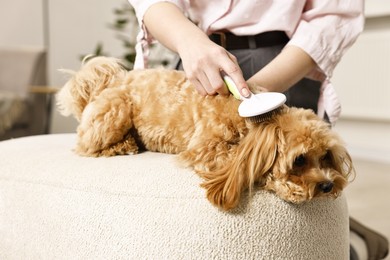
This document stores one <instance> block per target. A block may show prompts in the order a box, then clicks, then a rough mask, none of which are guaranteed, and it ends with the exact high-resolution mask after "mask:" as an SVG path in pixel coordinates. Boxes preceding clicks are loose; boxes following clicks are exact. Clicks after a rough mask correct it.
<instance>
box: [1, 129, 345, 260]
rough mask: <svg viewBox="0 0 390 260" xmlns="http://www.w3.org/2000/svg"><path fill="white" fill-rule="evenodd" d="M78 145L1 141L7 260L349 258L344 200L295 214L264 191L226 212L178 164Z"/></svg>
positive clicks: (168, 158)
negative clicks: (80, 152) (100, 154)
mask: <svg viewBox="0 0 390 260" xmlns="http://www.w3.org/2000/svg"><path fill="white" fill-rule="evenodd" d="M75 142H76V135H74V134H59V135H46V136H33V137H24V138H19V139H13V140H8V141H3V142H0V259H299V260H302V259H324V260H342V259H348V258H349V226H348V211H347V205H346V199H345V197H344V196H341V197H340V198H338V199H336V200H333V199H321V200H317V201H313V202H310V203H306V204H303V205H292V204H289V203H286V202H284V201H282V200H280V199H278V198H277V197H275V196H274V195H273V194H270V193H267V192H264V191H261V190H259V191H256V192H255V193H254V195H253V196H252V198H250V199H248V198H247V197H246V198H244V200H243V201H242V203H241V205H240V207H239V208H237V209H236V210H234V211H233V212H230V213H226V212H222V211H220V210H218V209H217V208H215V207H213V206H212V205H211V204H210V203H209V202H208V201H207V200H206V198H205V192H204V190H203V189H202V188H200V187H199V184H200V183H201V179H200V178H199V177H198V176H197V175H195V174H194V173H193V172H192V171H191V170H189V169H183V168H180V167H178V166H177V165H176V163H175V156H174V155H168V154H160V153H152V152H145V153H141V154H138V155H131V156H130V155H129V156H117V157H110V158H86V157H80V156H77V155H76V154H74V153H73V152H72V147H74V144H75ZM244 197H245V196H244Z"/></svg>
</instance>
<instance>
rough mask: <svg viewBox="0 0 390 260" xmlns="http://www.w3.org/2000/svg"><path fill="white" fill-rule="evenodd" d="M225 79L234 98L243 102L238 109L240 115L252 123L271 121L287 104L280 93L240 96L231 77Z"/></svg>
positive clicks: (284, 97)
mask: <svg viewBox="0 0 390 260" xmlns="http://www.w3.org/2000/svg"><path fill="white" fill-rule="evenodd" d="M223 79H224V81H225V84H226V86H227V87H228V89H229V91H230V92H231V93H232V94H233V96H234V97H235V98H236V99H238V100H241V101H242V102H241V104H240V106H239V107H238V114H239V115H240V116H241V117H245V118H247V119H249V120H250V121H252V122H255V123H260V122H263V121H265V120H268V119H270V118H271V117H272V116H273V115H274V114H276V113H278V112H279V111H280V110H281V108H282V106H283V104H284V103H285V102H286V96H285V95H284V94H283V93H279V92H263V93H259V94H253V93H251V94H250V96H249V98H246V97H244V96H242V95H241V94H240V91H239V90H238V88H237V86H236V84H235V83H234V81H233V80H232V79H231V78H230V77H229V76H227V75H223Z"/></svg>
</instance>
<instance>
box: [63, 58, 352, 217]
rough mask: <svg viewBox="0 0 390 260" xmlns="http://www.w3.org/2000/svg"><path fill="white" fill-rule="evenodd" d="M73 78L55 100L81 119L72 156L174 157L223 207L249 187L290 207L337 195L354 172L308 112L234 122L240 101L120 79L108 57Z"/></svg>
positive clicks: (167, 78) (180, 85) (174, 82)
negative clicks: (258, 188) (144, 153)
mask: <svg viewBox="0 0 390 260" xmlns="http://www.w3.org/2000/svg"><path fill="white" fill-rule="evenodd" d="M73 74H74V75H73V77H72V78H71V79H70V80H69V81H68V82H67V83H66V85H65V86H64V87H63V88H62V89H61V91H60V92H59V94H58V95H57V100H58V105H59V108H60V110H61V112H62V114H64V115H70V114H73V115H74V116H75V117H76V118H77V119H78V120H79V121H80V125H79V126H78V129H77V132H78V143H77V146H76V149H75V150H76V152H77V153H78V154H80V155H84V156H113V155H123V154H135V153H137V152H138V150H139V148H140V147H141V146H143V147H144V148H146V149H147V150H150V151H157V152H163V153H174V154H178V155H179V159H180V161H181V162H183V163H184V164H185V165H186V166H190V167H192V168H193V169H194V170H195V171H196V172H197V173H198V174H199V175H200V176H201V177H202V178H204V179H205V182H204V183H203V184H202V186H203V187H204V188H205V189H206V190H207V197H208V199H209V200H210V201H211V202H212V203H213V204H215V205H217V206H218V207H220V208H222V209H225V210H228V209H231V208H234V207H236V206H237V204H238V203H239V201H240V196H241V194H242V192H243V191H244V190H246V189H249V190H251V189H252V187H254V185H255V184H258V185H260V186H262V187H263V188H264V189H266V190H270V191H273V192H275V193H276V194H277V195H278V196H279V197H280V198H282V199H284V200H286V201H289V202H293V203H301V202H304V201H307V200H310V199H312V198H314V197H321V196H332V197H337V196H338V195H339V194H340V192H341V191H342V190H343V188H344V187H345V186H346V184H347V183H348V177H349V176H350V175H351V173H352V172H353V166H352V161H351V158H350V156H349V154H348V153H347V151H346V149H345V147H344V146H343V144H342V142H341V141H340V139H339V138H338V136H337V135H336V134H335V133H334V132H332V130H331V129H330V128H329V126H328V125H327V124H326V123H325V122H323V121H322V120H321V119H319V118H318V117H317V116H316V115H315V114H314V113H313V112H312V111H310V110H304V109H298V108H288V107H283V108H282V109H281V111H280V112H279V113H277V114H276V115H274V116H273V117H272V118H271V119H269V120H265V121H264V122H261V123H253V122H251V121H250V120H245V119H244V118H241V117H240V116H239V115H238V113H237V108H238V105H239V103H240V101H238V100H236V99H235V98H234V97H232V96H228V97H226V96H221V95H217V96H207V97H202V96H200V95H199V94H197V93H196V91H195V88H194V87H193V86H192V85H191V83H190V82H189V81H188V80H187V79H186V77H185V74H184V72H181V71H174V70H165V69H150V70H133V71H126V70H125V69H124V68H123V67H122V66H121V65H120V63H119V62H118V61H117V60H116V59H113V58H106V57H98V58H94V59H92V60H90V61H89V62H87V63H86V64H85V65H84V66H83V67H82V69H81V70H80V71H79V72H76V73H73Z"/></svg>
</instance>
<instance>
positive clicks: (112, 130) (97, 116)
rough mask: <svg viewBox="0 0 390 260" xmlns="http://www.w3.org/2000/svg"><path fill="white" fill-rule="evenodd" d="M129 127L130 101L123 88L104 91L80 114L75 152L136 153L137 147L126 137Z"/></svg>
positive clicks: (87, 153) (87, 154) (98, 154)
mask: <svg viewBox="0 0 390 260" xmlns="http://www.w3.org/2000/svg"><path fill="white" fill-rule="evenodd" d="M131 127H132V120H131V100H130V97H129V95H128V94H127V91H126V89H118V88H116V89H106V90H104V91H103V92H102V93H101V94H100V95H99V96H98V97H97V98H96V100H95V101H93V102H92V103H90V104H88V106H87V107H86V108H85V110H84V111H83V114H82V118H81V121H80V125H79V127H78V128H77V132H78V143H77V147H76V152H77V153H78V154H80V155H85V156H113V155H123V154H134V153H137V152H138V146H137V144H136V142H135V140H134V138H133V137H132V136H131V135H130V134H129V130H130V129H131Z"/></svg>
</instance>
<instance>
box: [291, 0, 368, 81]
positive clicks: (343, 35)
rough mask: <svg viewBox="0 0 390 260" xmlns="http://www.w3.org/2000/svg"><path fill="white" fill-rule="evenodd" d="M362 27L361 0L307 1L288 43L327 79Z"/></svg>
mask: <svg viewBox="0 0 390 260" xmlns="http://www.w3.org/2000/svg"><path fill="white" fill-rule="evenodd" d="M363 27H364V3H363V0H353V1H352V0H340V1H336V0H308V1H307V3H306V5H305V8H304V11H303V13H302V17H301V21H300V23H299V24H298V26H297V28H296V30H295V32H294V33H293V35H291V40H290V42H289V43H288V44H289V45H295V46H297V47H300V48H301V49H303V50H304V51H305V52H307V53H308V54H309V55H310V56H311V57H312V58H313V59H314V61H315V62H316V63H317V65H318V69H319V70H320V72H322V73H323V74H325V76H326V77H327V78H330V77H331V76H332V73H333V70H334V68H335V66H336V65H337V63H338V62H339V61H340V59H341V57H342V56H343V55H344V53H345V52H346V51H347V49H348V48H349V47H350V46H351V45H352V44H353V43H354V42H355V41H356V39H357V37H358V36H359V35H360V33H361V32H362V30H363Z"/></svg>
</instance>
